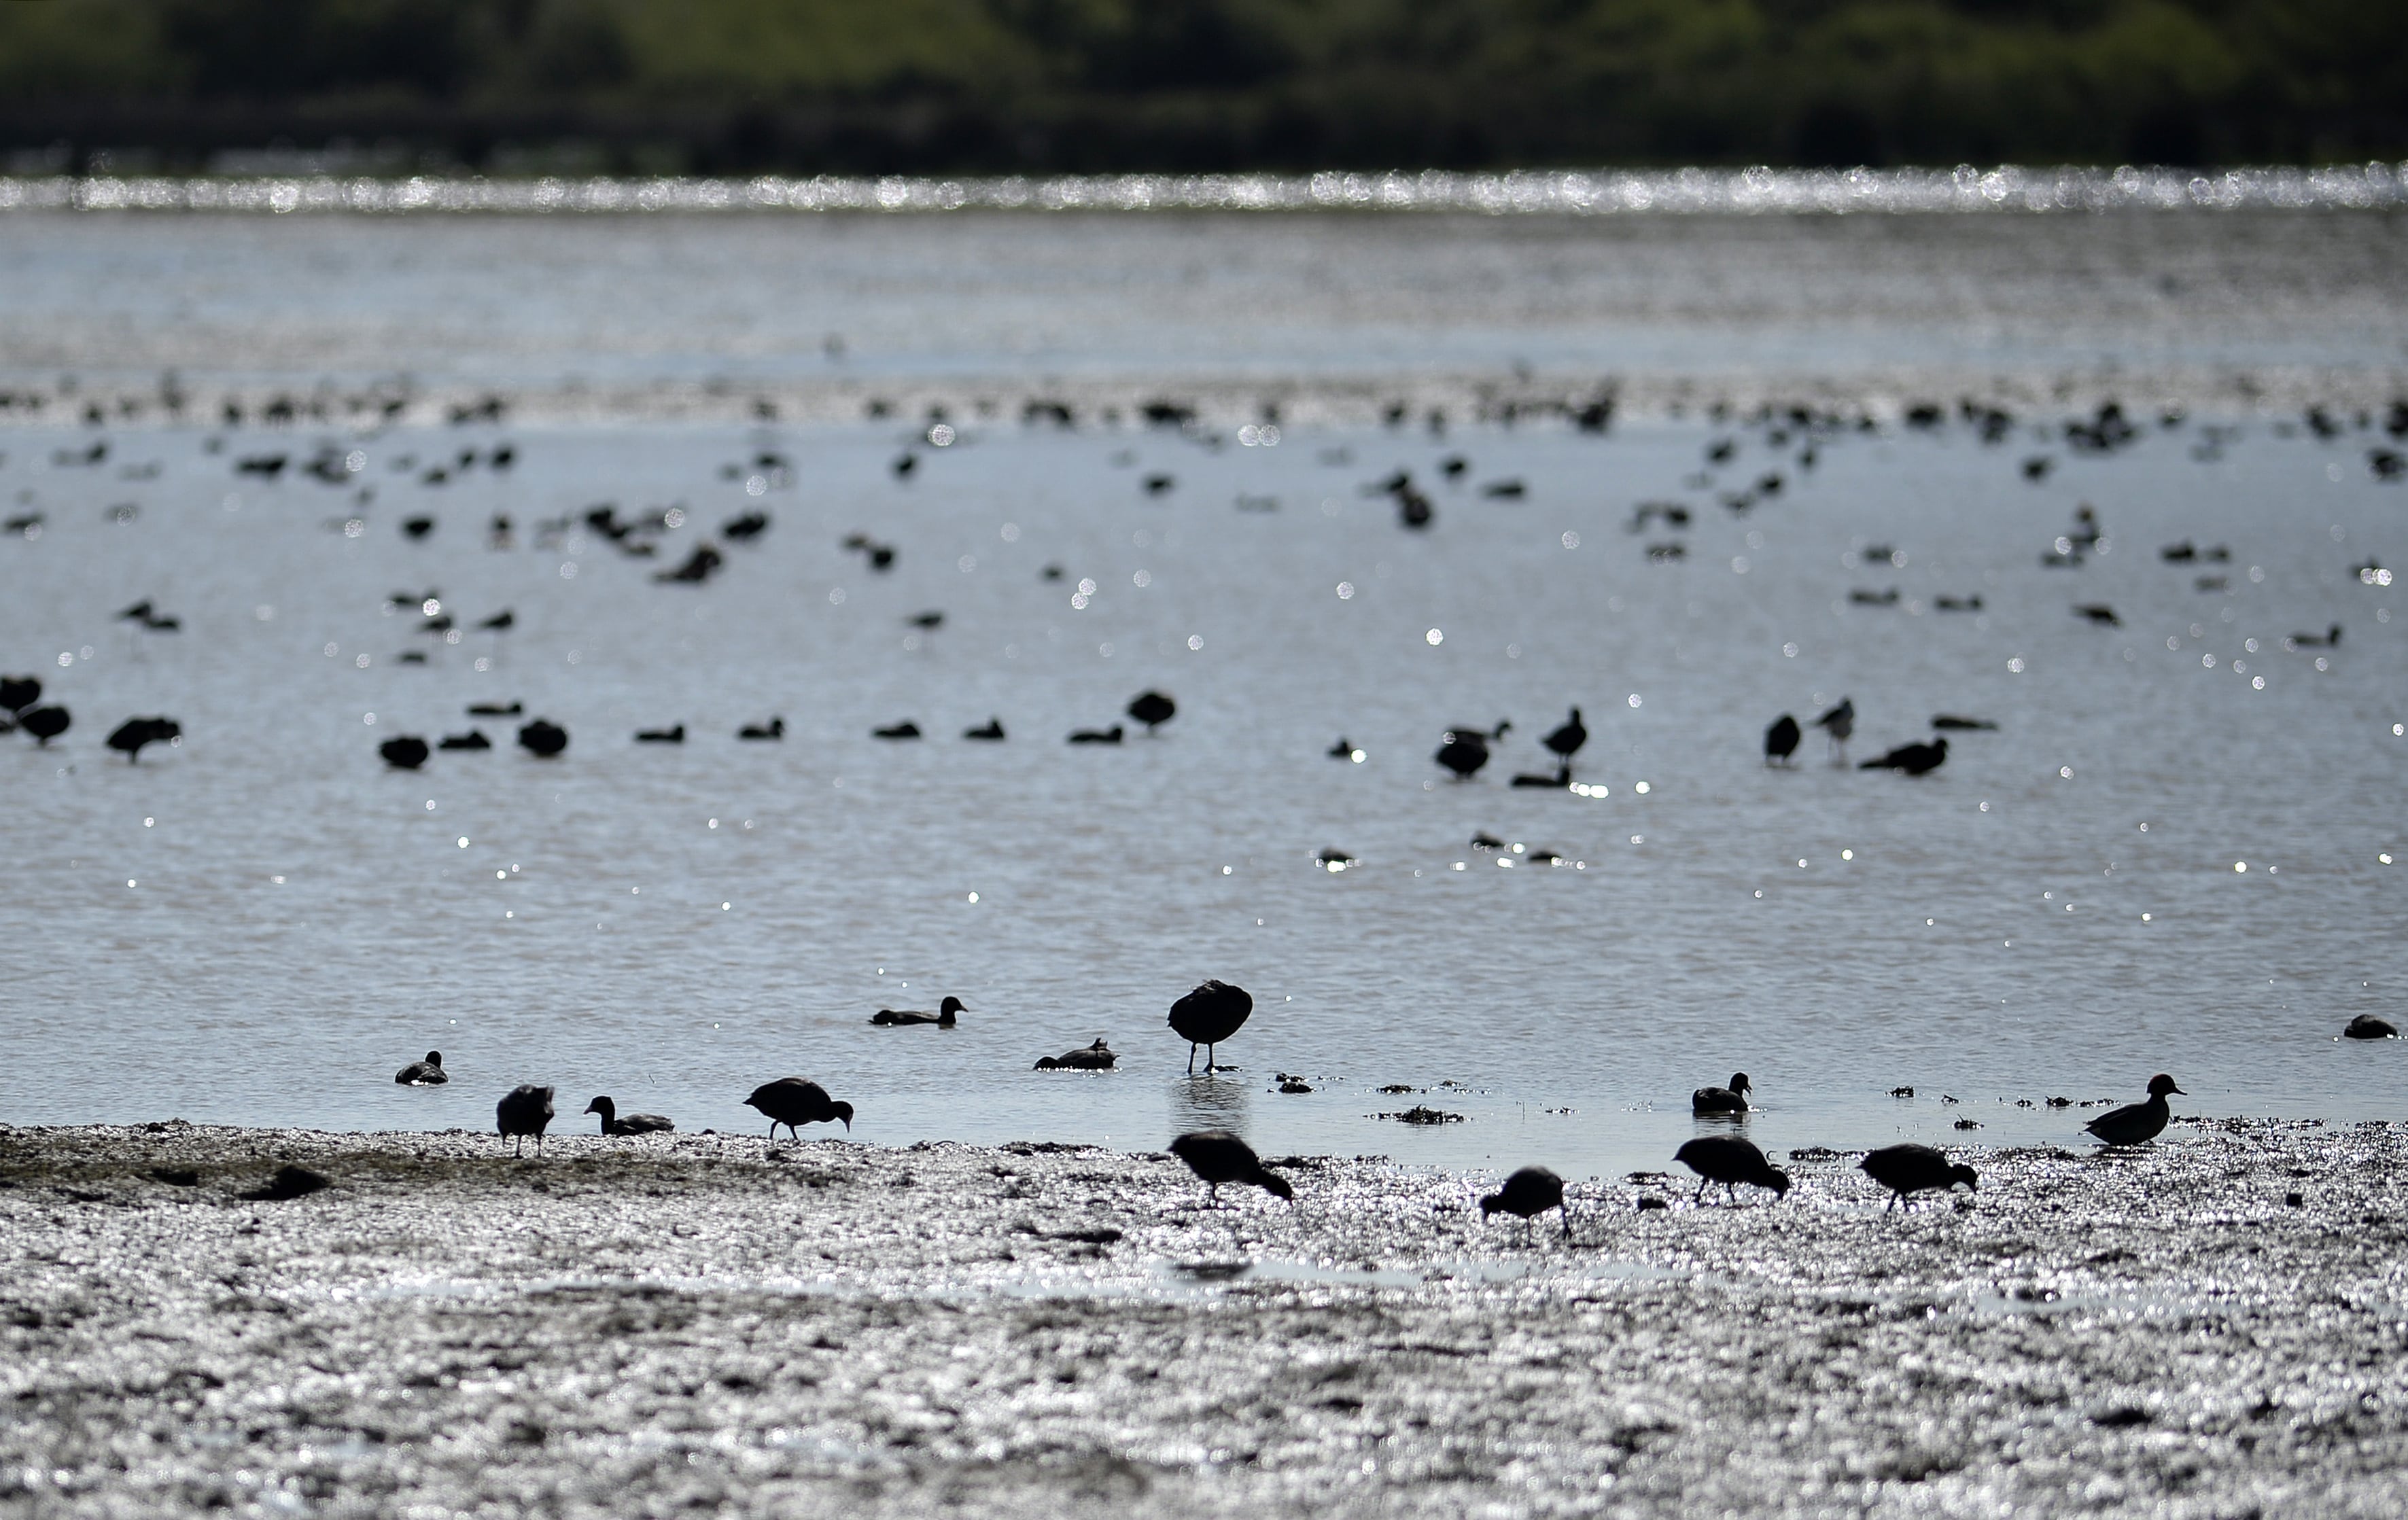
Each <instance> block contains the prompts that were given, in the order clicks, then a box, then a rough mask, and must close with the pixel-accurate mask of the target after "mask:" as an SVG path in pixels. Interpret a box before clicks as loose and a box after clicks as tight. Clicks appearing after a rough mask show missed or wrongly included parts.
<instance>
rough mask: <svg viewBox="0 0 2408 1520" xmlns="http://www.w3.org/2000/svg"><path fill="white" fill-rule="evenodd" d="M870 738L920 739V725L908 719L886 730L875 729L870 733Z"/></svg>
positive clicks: (891, 725)
mask: <svg viewBox="0 0 2408 1520" xmlns="http://www.w3.org/2000/svg"><path fill="white" fill-rule="evenodd" d="M869 737H870V738H919V737H920V725H919V724H915V723H913V722H911V721H910V719H908V718H907V719H905V720H904V721H903V722H901V723H898V724H890V725H889V726H887V727H884V728H873V729H871V730H870V731H869Z"/></svg>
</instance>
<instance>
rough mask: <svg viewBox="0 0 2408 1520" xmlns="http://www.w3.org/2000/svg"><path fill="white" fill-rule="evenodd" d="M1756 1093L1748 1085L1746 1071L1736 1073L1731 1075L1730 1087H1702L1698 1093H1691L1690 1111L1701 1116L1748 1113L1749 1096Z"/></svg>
mask: <svg viewBox="0 0 2408 1520" xmlns="http://www.w3.org/2000/svg"><path fill="white" fill-rule="evenodd" d="M1754 1091H1755V1089H1754V1088H1753V1087H1752V1086H1750V1085H1749V1083H1748V1080H1747V1073H1746V1072H1744V1071H1734V1072H1732V1073H1731V1080H1730V1085H1729V1086H1727V1087H1700V1088H1699V1089H1698V1090H1697V1091H1696V1092H1694V1093H1691V1094H1690V1095H1689V1111H1690V1112H1691V1113H1694V1114H1699V1115H1701V1116H1702V1115H1708V1114H1721V1113H1746V1112H1748V1111H1749V1109H1748V1105H1747V1097H1748V1094H1750V1093H1751V1092H1754Z"/></svg>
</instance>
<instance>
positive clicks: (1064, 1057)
mask: <svg viewBox="0 0 2408 1520" xmlns="http://www.w3.org/2000/svg"><path fill="white" fill-rule="evenodd" d="M1119 1059H1120V1057H1119V1056H1117V1055H1115V1054H1112V1048H1111V1046H1110V1045H1107V1044H1105V1043H1104V1042H1103V1040H1101V1039H1098V1040H1097V1041H1096V1042H1095V1043H1094V1044H1092V1045H1086V1046H1082V1047H1081V1048H1080V1049H1078V1050H1074V1051H1064V1052H1063V1053H1062V1054H1059V1055H1040V1056H1039V1057H1038V1058H1037V1066H1036V1069H1037V1070H1039V1071H1110V1070H1111V1068H1112V1065H1113V1063H1114V1062H1116V1061H1118V1060H1119Z"/></svg>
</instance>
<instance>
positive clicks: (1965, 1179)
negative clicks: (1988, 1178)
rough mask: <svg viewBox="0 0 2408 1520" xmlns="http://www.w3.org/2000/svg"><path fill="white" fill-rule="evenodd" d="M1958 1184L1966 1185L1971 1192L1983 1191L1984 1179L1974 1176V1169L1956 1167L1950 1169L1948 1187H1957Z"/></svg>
mask: <svg viewBox="0 0 2408 1520" xmlns="http://www.w3.org/2000/svg"><path fill="white" fill-rule="evenodd" d="M1957 1183H1964V1184H1965V1186H1966V1188H1967V1189H1968V1190H1970V1191H1971V1192H1975V1193H1979V1192H1980V1191H1982V1179H1981V1178H1979V1177H1977V1176H1975V1175H1974V1174H1973V1169H1972V1168H1971V1167H1966V1166H1956V1167H1951V1168H1949V1169H1948V1185H1949V1186H1950V1187H1955V1186H1956V1185H1957Z"/></svg>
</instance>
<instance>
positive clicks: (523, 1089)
mask: <svg viewBox="0 0 2408 1520" xmlns="http://www.w3.org/2000/svg"><path fill="white" fill-rule="evenodd" d="M551 1124H552V1089H551V1088H549V1087H538V1086H537V1085H535V1083H520V1084H519V1085H518V1086H516V1087H513V1088H511V1089H510V1090H509V1092H507V1093H505V1094H503V1095H502V1100H501V1101H500V1102H499V1103H496V1104H495V1105H494V1128H495V1130H496V1131H497V1132H498V1133H500V1134H504V1135H508V1136H509V1137H510V1139H511V1140H512V1141H513V1144H512V1147H511V1150H510V1154H512V1155H524V1154H526V1138H527V1137H528V1136H529V1135H533V1136H534V1137H535V1151H536V1154H538V1155H541V1154H543V1132H544V1130H545V1129H547V1128H549V1127H550V1126H551Z"/></svg>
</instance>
